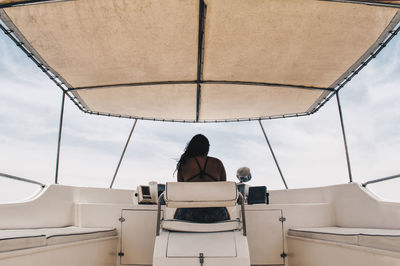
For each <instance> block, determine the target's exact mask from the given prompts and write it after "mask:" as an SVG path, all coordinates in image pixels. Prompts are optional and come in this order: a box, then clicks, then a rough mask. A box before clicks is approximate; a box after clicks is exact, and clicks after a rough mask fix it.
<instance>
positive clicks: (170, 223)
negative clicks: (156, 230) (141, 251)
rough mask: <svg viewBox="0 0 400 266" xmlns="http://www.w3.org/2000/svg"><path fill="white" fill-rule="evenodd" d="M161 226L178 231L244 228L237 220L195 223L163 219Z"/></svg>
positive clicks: (218, 230)
mask: <svg viewBox="0 0 400 266" xmlns="http://www.w3.org/2000/svg"><path fill="white" fill-rule="evenodd" d="M161 227H162V228H163V229H165V230H168V231H178V232H197V233H205V232H224V231H233V230H240V229H242V225H241V223H240V222H239V221H237V220H230V221H223V222H216V223H195V222H186V221H181V220H166V221H163V222H162V224H161Z"/></svg>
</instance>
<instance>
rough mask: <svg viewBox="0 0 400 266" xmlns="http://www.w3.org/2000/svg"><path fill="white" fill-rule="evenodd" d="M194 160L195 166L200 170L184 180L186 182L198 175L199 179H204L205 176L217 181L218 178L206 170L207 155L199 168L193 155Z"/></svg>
mask: <svg viewBox="0 0 400 266" xmlns="http://www.w3.org/2000/svg"><path fill="white" fill-rule="evenodd" d="M193 158H194V159H195V160H196V163H197V166H198V167H199V169H200V172H199V173H198V174H195V175H193V176H191V177H189V178H188V180H186V182H188V181H191V180H193V179H194V178H196V177H198V176H200V179H204V178H205V177H206V176H207V177H209V178H210V179H211V180H212V181H218V179H217V178H216V177H215V176H213V175H210V174H209V173H207V172H206V167H207V162H208V157H207V158H206V162H205V163H204V167H203V168H201V166H200V163H199V161H198V160H197V158H196V157H193Z"/></svg>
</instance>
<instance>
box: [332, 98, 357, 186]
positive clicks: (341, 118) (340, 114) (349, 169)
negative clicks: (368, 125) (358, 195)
mask: <svg viewBox="0 0 400 266" xmlns="http://www.w3.org/2000/svg"><path fill="white" fill-rule="evenodd" d="M336 102H337V106H338V111H339V117H340V125H341V128H342V135H343V142H344V149H345V151H346V162H347V171H348V173H349V180H350V183H352V182H353V175H352V173H351V164H350V156H349V148H348V146H347V138H346V131H345V130H344V121H343V113H342V106H341V105H340V100H339V92H336Z"/></svg>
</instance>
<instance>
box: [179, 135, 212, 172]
mask: <svg viewBox="0 0 400 266" xmlns="http://www.w3.org/2000/svg"><path fill="white" fill-rule="evenodd" d="M209 149H210V143H209V142H208V139H207V138H206V136H204V135H202V134H197V135H196V136H194V137H193V138H192V139H191V140H190V141H189V142H188V144H187V145H186V148H185V151H184V152H183V154H182V155H181V158H180V159H179V161H178V163H177V165H176V170H175V171H179V170H181V168H182V166H183V165H184V164H185V162H186V160H187V159H189V158H192V157H196V156H202V155H203V156H204V155H207V154H208V151H209Z"/></svg>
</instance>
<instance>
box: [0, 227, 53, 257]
mask: <svg viewBox="0 0 400 266" xmlns="http://www.w3.org/2000/svg"><path fill="white" fill-rule="evenodd" d="M45 245H46V236H45V235H43V234H41V233H40V232H37V231H35V230H31V229H27V230H25V229H22V230H0V252H4V251H11V250H18V249H26V248H35V247H42V246H45Z"/></svg>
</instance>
